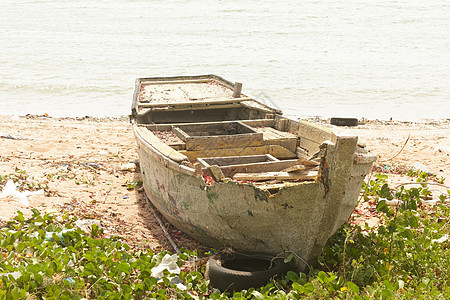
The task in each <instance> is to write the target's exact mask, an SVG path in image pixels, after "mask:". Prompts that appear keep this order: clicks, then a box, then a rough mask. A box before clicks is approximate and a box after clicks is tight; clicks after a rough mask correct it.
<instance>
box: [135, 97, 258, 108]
mask: <svg viewBox="0 0 450 300" xmlns="http://www.w3.org/2000/svg"><path fill="white" fill-rule="evenodd" d="M245 101H254V99H252V98H250V97H242V98H216V99H214V98H211V99H208V100H192V101H189V102H164V103H140V104H139V107H141V108H158V107H177V106H184V105H185V106H195V105H198V104H203V105H218V104H236V103H241V102H245Z"/></svg>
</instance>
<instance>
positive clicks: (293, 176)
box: [233, 171, 317, 181]
mask: <svg viewBox="0 0 450 300" xmlns="http://www.w3.org/2000/svg"><path fill="white" fill-rule="evenodd" d="M316 178H317V171H310V172H307V173H288V172H265V173H236V174H235V175H234V176H233V179H234V180H253V181H264V180H274V179H277V180H314V179H316Z"/></svg>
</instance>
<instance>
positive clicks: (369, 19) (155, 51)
mask: <svg viewBox="0 0 450 300" xmlns="http://www.w3.org/2000/svg"><path fill="white" fill-rule="evenodd" d="M0 25H1V27H0V42H1V46H0V115H7V114H19V115H23V114H28V113H30V114H44V113H47V114H49V115H52V116H85V115H89V116H120V115H126V114H129V113H130V105H131V100H132V95H133V90H134V82H135V79H136V78H139V77H152V76H175V75H200V74H211V73H212V74H217V75H220V76H222V77H224V78H226V79H228V80H231V81H238V82H242V83H243V92H244V93H245V94H248V95H251V96H255V97H258V98H259V99H260V100H262V101H264V102H266V103H268V104H270V105H274V106H276V107H278V108H280V109H282V110H283V111H284V112H285V114H286V115H288V116H290V117H306V116H323V117H358V118H361V117H366V118H380V119H388V118H391V117H392V118H394V119H399V120H418V119H423V118H435V119H436V118H437V119H440V118H449V117H450V59H449V57H450V26H449V25H450V2H449V1H442V0H427V1H423V0H399V1H392V0H377V1H373V0H330V1H316V0H305V1H295V0H285V1H266V0H259V1H248V0H239V1H233V0H227V1H212V0H211V1H205V0H203V1H200V0H190V1H189V0H185V1H151V0H148V1H145V0H140V1H138V0H97V1H96V0H48V1H44V0H41V1H37V0H14V1H12V0H3V1H2V2H1V3H0Z"/></svg>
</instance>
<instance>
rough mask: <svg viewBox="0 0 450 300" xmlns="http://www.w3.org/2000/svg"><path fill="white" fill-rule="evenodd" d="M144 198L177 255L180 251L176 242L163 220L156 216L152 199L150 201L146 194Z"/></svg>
mask: <svg viewBox="0 0 450 300" xmlns="http://www.w3.org/2000/svg"><path fill="white" fill-rule="evenodd" d="M144 197H145V200H147V203H148V207H149V208H150V211H151V212H152V214H153V216H154V217H155V219H156V220H157V221H158V223H159V226H160V227H161V229H162V231H163V232H164V235H165V236H166V238H167V240H168V241H169V243H170V245H172V248H173V249H174V250H175V252H176V253H180V250H179V249H178V247H177V245H176V244H175V242H174V241H173V240H172V238H171V237H170V235H169V232H168V231H167V229H166V227H165V226H164V224H163V222H162V221H161V219H160V218H159V217H158V215H157V214H156V212H155V210H154V209H153V204H152V203H151V202H150V199H148V197H147V195H146V194H144Z"/></svg>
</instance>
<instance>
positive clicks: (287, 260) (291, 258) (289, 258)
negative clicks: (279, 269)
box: [284, 253, 294, 264]
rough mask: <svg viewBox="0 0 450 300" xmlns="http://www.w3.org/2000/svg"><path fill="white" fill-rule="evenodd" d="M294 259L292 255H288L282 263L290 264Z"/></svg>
mask: <svg viewBox="0 0 450 300" xmlns="http://www.w3.org/2000/svg"><path fill="white" fill-rule="evenodd" d="M293 259H294V254H293V253H289V255H288V256H287V257H286V258H285V259H284V263H286V264H287V263H290V262H291V261H292V260H293Z"/></svg>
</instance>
